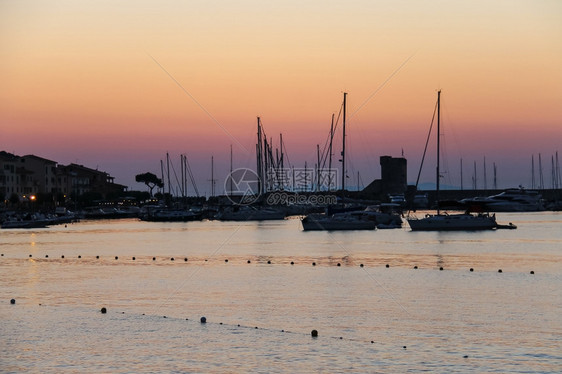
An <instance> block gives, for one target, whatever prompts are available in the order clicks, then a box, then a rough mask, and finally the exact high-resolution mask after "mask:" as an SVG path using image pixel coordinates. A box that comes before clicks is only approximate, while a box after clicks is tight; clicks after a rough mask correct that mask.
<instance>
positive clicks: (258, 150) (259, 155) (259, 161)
mask: <svg viewBox="0 0 562 374" xmlns="http://www.w3.org/2000/svg"><path fill="white" fill-rule="evenodd" d="M256 161H257V169H258V170H257V172H258V195H259V194H261V192H262V188H263V186H262V180H263V178H262V177H263V175H262V170H263V166H262V165H263V164H262V139H261V122H260V117H258V143H257V144H256Z"/></svg>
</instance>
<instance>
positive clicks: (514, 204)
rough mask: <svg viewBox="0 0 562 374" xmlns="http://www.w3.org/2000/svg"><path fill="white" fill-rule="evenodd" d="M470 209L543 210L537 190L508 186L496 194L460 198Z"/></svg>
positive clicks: (504, 210)
mask: <svg viewBox="0 0 562 374" xmlns="http://www.w3.org/2000/svg"><path fill="white" fill-rule="evenodd" d="M461 202H462V203H463V204H465V205H466V206H467V207H469V209H471V210H482V211H489V212H536V211H541V210H544V206H543V203H542V196H541V194H540V193H539V192H538V191H532V190H526V189H524V188H523V187H519V188H510V189H507V190H505V191H503V192H501V193H499V194H497V195H493V196H488V197H475V198H470V199H463V200H461Z"/></svg>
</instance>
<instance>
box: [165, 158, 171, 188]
mask: <svg viewBox="0 0 562 374" xmlns="http://www.w3.org/2000/svg"><path fill="white" fill-rule="evenodd" d="M166 174H167V175H168V195H170V197H172V191H171V190H170V187H171V183H170V154H169V153H168V152H166Z"/></svg>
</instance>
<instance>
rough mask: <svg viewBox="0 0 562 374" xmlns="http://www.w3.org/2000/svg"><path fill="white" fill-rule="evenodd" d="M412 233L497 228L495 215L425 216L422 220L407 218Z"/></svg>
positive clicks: (444, 214) (445, 214)
mask: <svg viewBox="0 0 562 374" xmlns="http://www.w3.org/2000/svg"><path fill="white" fill-rule="evenodd" d="M408 224H409V225H410V228H411V229H412V231H458V230H467V231H469V230H493V229H495V228H497V223H496V215H495V214H492V215H490V214H469V213H458V214H447V213H443V214H441V213H440V214H427V215H426V216H425V217H424V218H420V219H417V218H413V217H410V218H408Z"/></svg>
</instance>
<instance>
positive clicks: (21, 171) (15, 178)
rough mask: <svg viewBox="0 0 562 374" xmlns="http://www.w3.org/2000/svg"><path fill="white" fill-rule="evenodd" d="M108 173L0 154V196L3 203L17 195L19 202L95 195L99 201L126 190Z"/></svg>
mask: <svg viewBox="0 0 562 374" xmlns="http://www.w3.org/2000/svg"><path fill="white" fill-rule="evenodd" d="M114 179H115V178H114V177H112V176H110V175H109V174H108V173H106V172H103V171H99V170H94V169H90V168H87V167H85V166H82V165H76V164H70V165H68V166H64V165H59V164H58V163H57V162H56V161H53V160H48V159H46V158H42V157H38V156H35V155H26V156H17V155H14V154H11V153H8V152H5V151H0V194H2V195H3V197H4V199H9V198H10V197H11V196H12V195H14V194H15V195H17V196H18V197H19V198H20V200H24V199H26V197H27V196H34V195H37V194H53V195H55V194H62V195H65V196H72V195H75V196H81V195H83V194H85V193H89V192H97V193H99V194H100V195H101V196H102V198H106V197H107V196H108V195H110V194H114V193H120V192H124V191H126V190H127V187H126V186H123V185H120V184H117V183H114Z"/></svg>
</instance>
